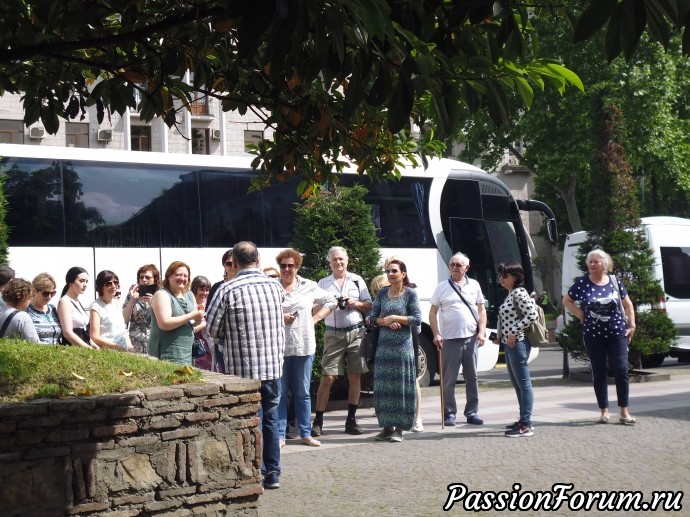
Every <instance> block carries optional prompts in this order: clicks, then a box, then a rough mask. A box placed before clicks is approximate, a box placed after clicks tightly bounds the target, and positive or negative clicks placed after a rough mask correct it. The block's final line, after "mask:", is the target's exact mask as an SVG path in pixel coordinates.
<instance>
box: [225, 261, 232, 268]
mask: <svg viewBox="0 0 690 517" xmlns="http://www.w3.org/2000/svg"><path fill="white" fill-rule="evenodd" d="M224 266H225V267H232V260H228V261H227V262H226V263H225V264H224Z"/></svg>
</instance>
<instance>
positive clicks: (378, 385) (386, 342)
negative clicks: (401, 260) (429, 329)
mask: <svg viewBox="0 0 690 517" xmlns="http://www.w3.org/2000/svg"><path fill="white" fill-rule="evenodd" d="M388 291H389V288H388V287H384V288H383V289H381V291H380V292H379V294H378V296H377V297H376V300H375V301H374V307H373V308H372V310H371V315H370V318H371V319H372V320H373V319H374V318H383V317H385V316H389V315H393V314H394V315H398V316H407V317H408V319H409V325H402V326H401V328H400V329H399V330H391V329H389V328H388V327H380V330H379V340H378V346H377V347H376V356H375V358H374V407H375V408H376V416H377V417H378V420H379V425H380V426H381V427H400V428H401V429H404V430H409V429H411V428H412V426H413V425H414V421H415V415H416V412H417V395H416V381H417V377H416V373H417V368H416V366H415V360H414V348H413V346H412V332H411V329H412V327H416V326H418V325H420V323H421V319H422V313H421V310H420V308H419V299H418V298H417V293H415V292H414V290H413V289H410V288H409V287H408V288H406V289H405V292H404V293H403V294H402V295H401V296H400V297H398V298H393V299H391V298H389V297H388Z"/></svg>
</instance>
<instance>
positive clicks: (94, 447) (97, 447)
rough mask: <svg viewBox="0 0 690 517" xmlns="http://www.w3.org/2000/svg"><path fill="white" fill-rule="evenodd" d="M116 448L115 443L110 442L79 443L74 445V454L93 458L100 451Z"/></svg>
mask: <svg viewBox="0 0 690 517" xmlns="http://www.w3.org/2000/svg"><path fill="white" fill-rule="evenodd" d="M114 448H115V441H114V440H108V441H107V442H90V443H77V444H74V445H72V453H73V454H76V455H86V454H88V455H89V456H93V455H94V454H95V453H97V452H98V451H109V450H112V449H114Z"/></svg>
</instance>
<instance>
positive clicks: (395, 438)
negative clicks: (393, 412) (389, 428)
mask: <svg viewBox="0 0 690 517" xmlns="http://www.w3.org/2000/svg"><path fill="white" fill-rule="evenodd" d="M388 441H390V442H395V443H399V442H402V441H403V437H402V429H396V430H395V431H393V435H392V436H391V437H390V438H389V440H388Z"/></svg>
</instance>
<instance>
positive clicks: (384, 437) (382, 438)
mask: <svg viewBox="0 0 690 517" xmlns="http://www.w3.org/2000/svg"><path fill="white" fill-rule="evenodd" d="M394 432H395V431H393V430H391V429H384V430H383V431H381V432H380V433H379V434H377V435H376V436H375V437H374V440H376V441H377V442H387V441H388V440H390V437H391V436H393V433H394Z"/></svg>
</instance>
